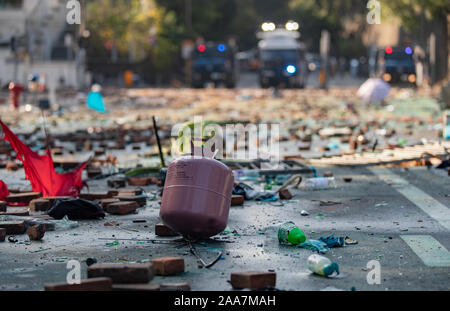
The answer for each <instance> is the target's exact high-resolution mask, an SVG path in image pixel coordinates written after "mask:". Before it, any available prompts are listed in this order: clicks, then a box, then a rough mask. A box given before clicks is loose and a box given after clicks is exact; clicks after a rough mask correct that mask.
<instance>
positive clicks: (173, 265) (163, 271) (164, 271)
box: [151, 257, 184, 276]
mask: <svg viewBox="0 0 450 311" xmlns="http://www.w3.org/2000/svg"><path fill="white" fill-rule="evenodd" d="M151 262H152V264H153V273H154V274H155V275H162V276H167V275H175V274H178V273H183V272H184V259H183V258H180V257H162V258H155V259H153V260H152V261H151Z"/></svg>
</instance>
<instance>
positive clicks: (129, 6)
mask: <svg viewBox="0 0 450 311" xmlns="http://www.w3.org/2000/svg"><path fill="white" fill-rule="evenodd" d="M87 11H88V16H87V27H88V29H89V30H90V32H91V40H90V41H91V42H90V45H89V51H88V53H89V54H88V55H89V56H90V57H94V58H103V59H104V58H105V57H110V56H111V55H112V54H113V53H114V50H116V51H117V57H118V60H130V59H133V60H134V61H135V62H141V61H144V60H145V59H151V60H152V63H153V64H154V66H153V67H154V68H155V69H157V70H164V69H167V68H168V67H170V66H171V65H173V63H174V62H175V61H176V59H177V56H178V52H179V50H178V49H179V47H178V45H176V44H175V43H174V42H176V41H177V40H179V37H180V35H181V33H182V29H181V28H180V27H178V26H177V17H176V15H175V14H173V12H167V10H165V9H164V8H162V7H159V6H157V5H156V4H155V3H154V1H153V0H97V1H89V2H88V7H87ZM130 54H133V57H131V58H130Z"/></svg>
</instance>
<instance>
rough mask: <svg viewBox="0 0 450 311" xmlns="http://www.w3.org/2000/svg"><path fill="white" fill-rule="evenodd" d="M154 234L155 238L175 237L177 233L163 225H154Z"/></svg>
mask: <svg viewBox="0 0 450 311" xmlns="http://www.w3.org/2000/svg"><path fill="white" fill-rule="evenodd" d="M155 234H156V235H157V236H176V235H178V233H176V232H175V231H173V230H172V229H170V228H169V227H167V226H166V225H164V224H156V225H155Z"/></svg>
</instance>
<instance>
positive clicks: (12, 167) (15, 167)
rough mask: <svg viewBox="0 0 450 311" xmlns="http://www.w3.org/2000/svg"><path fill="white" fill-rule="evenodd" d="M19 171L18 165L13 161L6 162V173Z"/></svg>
mask: <svg viewBox="0 0 450 311" xmlns="http://www.w3.org/2000/svg"><path fill="white" fill-rule="evenodd" d="M18 169H19V165H18V164H17V163H16V162H13V161H7V162H6V170H8V171H17V170H18Z"/></svg>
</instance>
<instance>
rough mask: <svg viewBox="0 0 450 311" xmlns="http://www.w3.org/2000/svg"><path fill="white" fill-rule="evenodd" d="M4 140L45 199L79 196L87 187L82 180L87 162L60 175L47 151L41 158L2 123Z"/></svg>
mask: <svg viewBox="0 0 450 311" xmlns="http://www.w3.org/2000/svg"><path fill="white" fill-rule="evenodd" d="M0 125H1V126H2V129H3V133H4V135H5V137H4V139H5V140H7V141H9V143H10V144H11V147H12V148H13V149H14V150H15V151H16V153H17V159H19V160H20V161H22V163H23V168H24V169H25V177H26V178H27V179H28V180H29V181H30V182H31V187H32V188H33V191H35V192H41V193H42V195H43V196H44V197H49V196H74V197H76V196H78V195H79V194H80V192H81V189H83V187H84V186H86V184H85V183H83V181H82V180H81V174H82V172H83V169H84V168H85V167H86V165H87V162H84V163H82V164H81V165H80V166H79V167H77V168H76V169H74V170H73V171H71V172H69V173H66V174H58V173H56V172H55V168H54V166H53V159H52V157H51V155H50V152H49V150H47V155H44V156H40V155H38V154H37V153H36V152H34V151H33V150H31V149H30V148H29V147H28V146H27V145H25V144H24V143H23V142H21V141H20V139H19V138H17V136H16V135H15V134H14V133H13V132H11V130H10V129H9V128H8V127H7V126H6V125H5V124H4V123H3V122H2V121H0Z"/></svg>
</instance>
